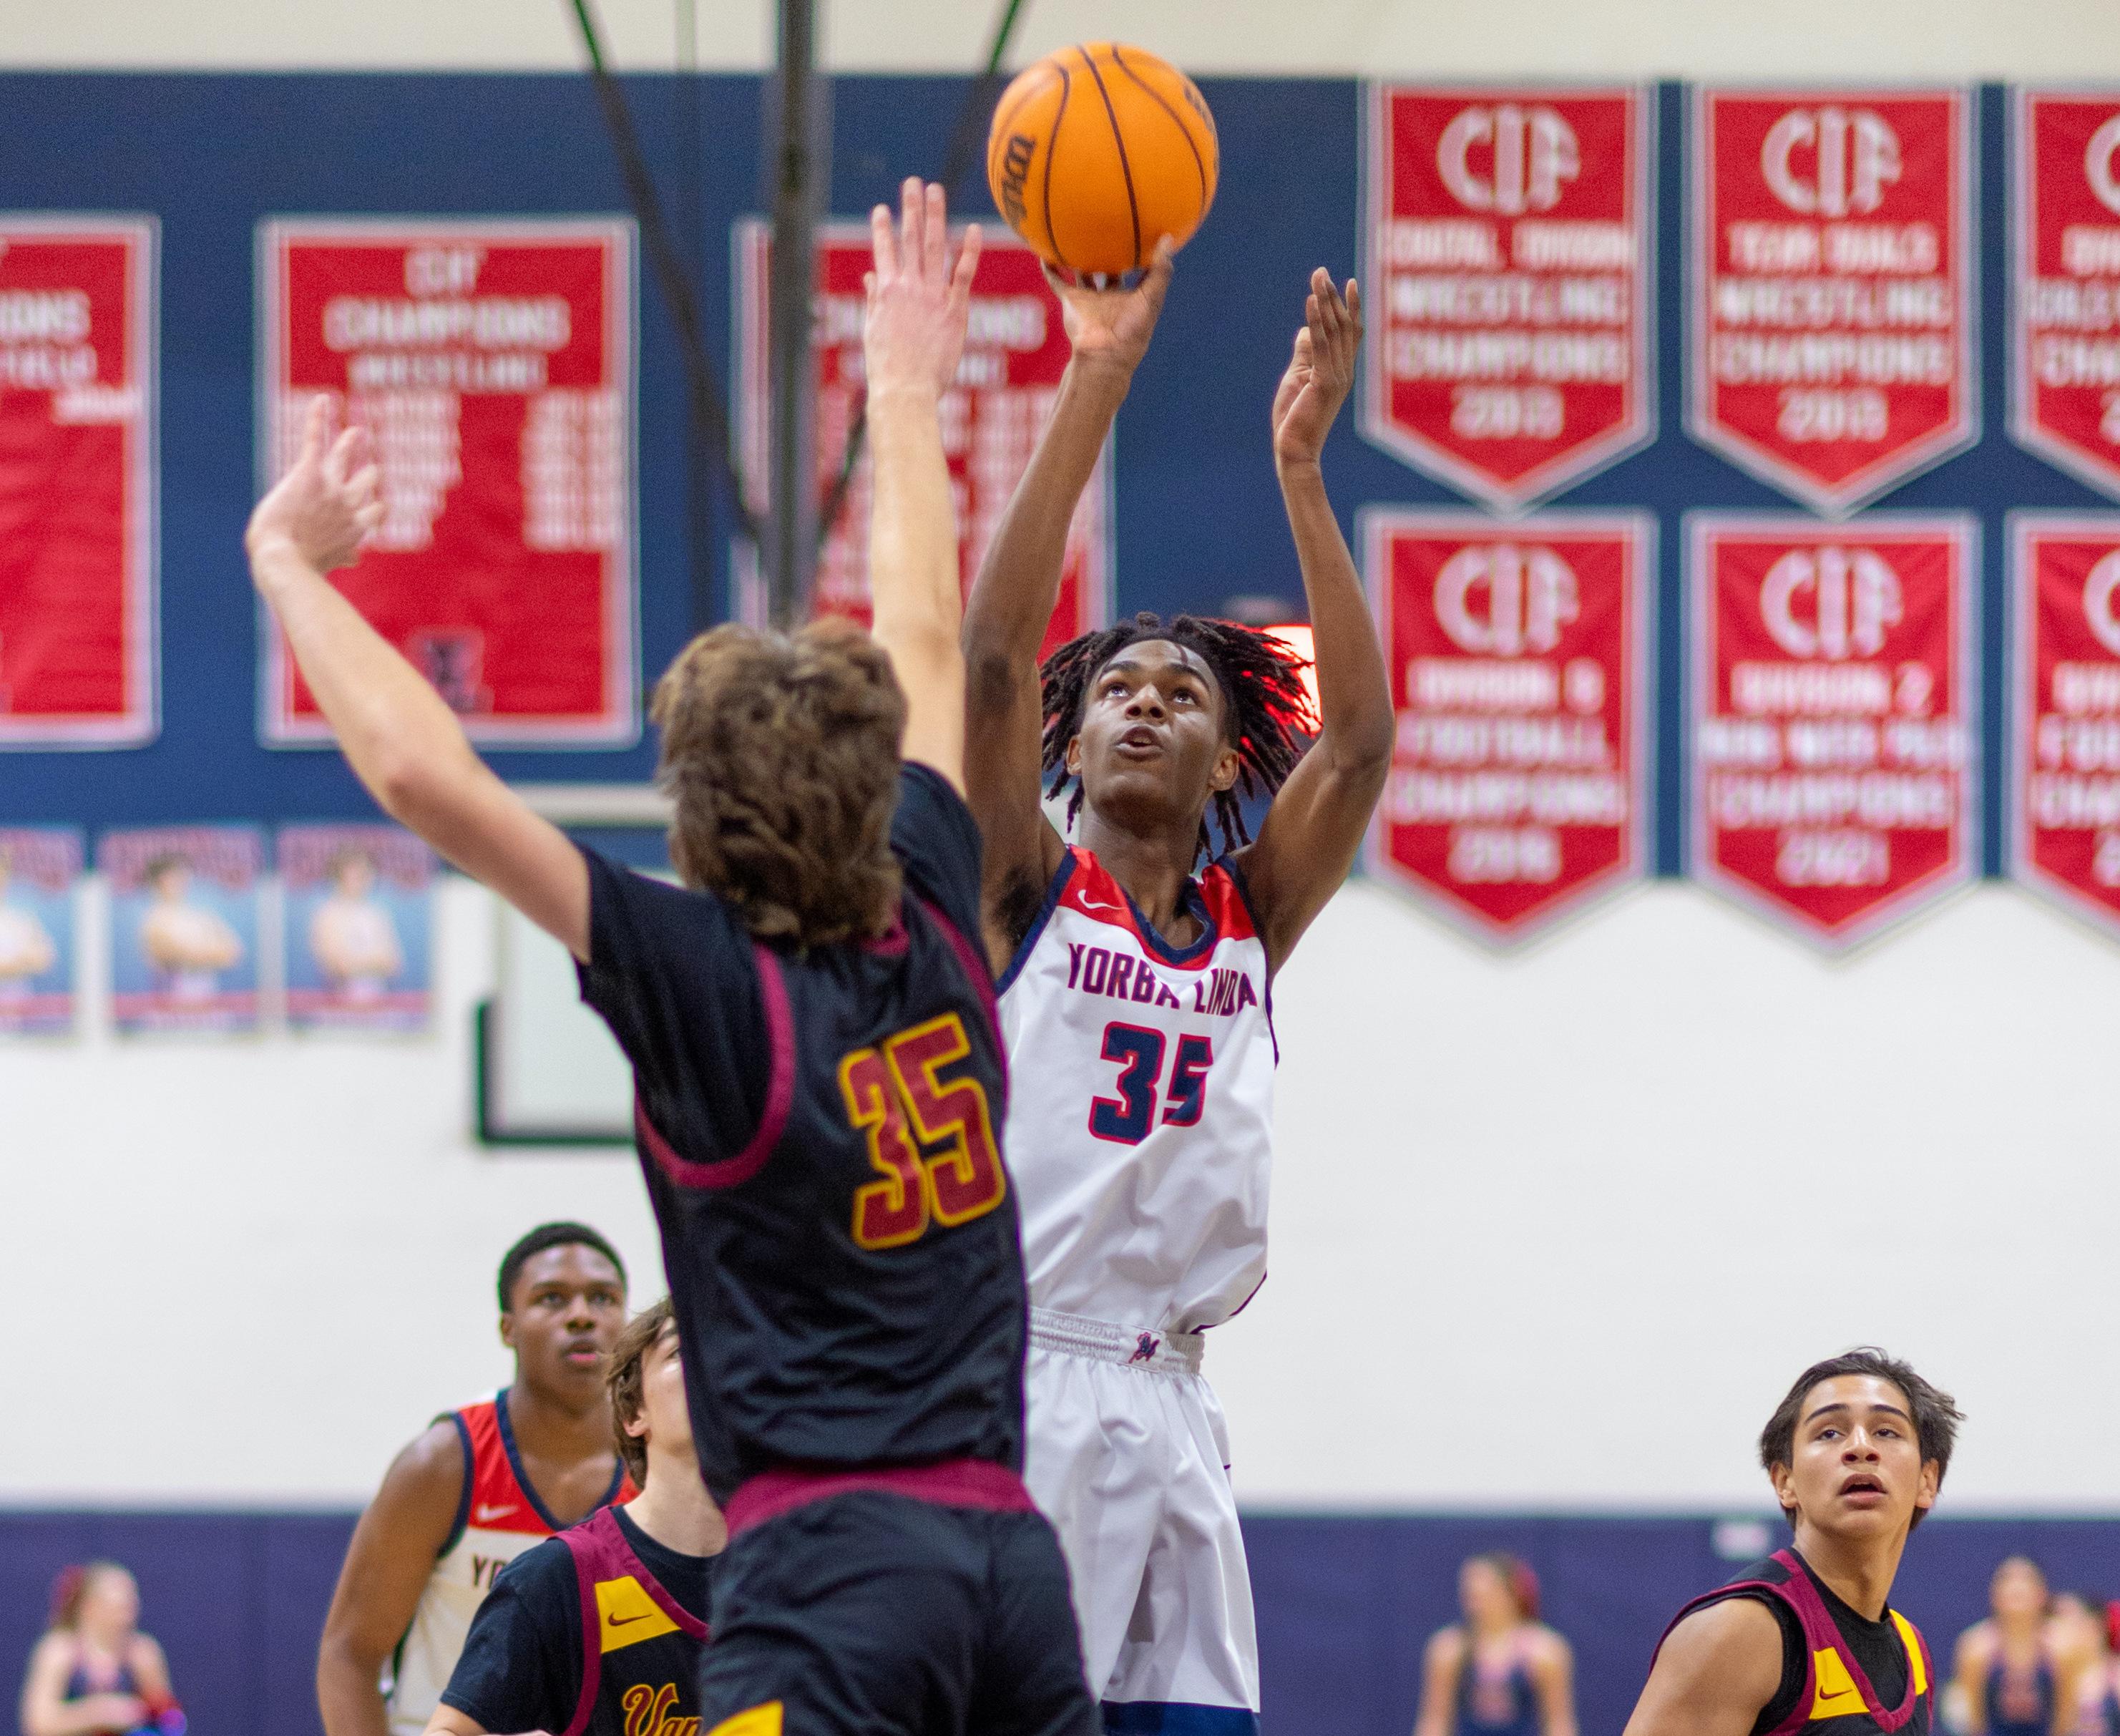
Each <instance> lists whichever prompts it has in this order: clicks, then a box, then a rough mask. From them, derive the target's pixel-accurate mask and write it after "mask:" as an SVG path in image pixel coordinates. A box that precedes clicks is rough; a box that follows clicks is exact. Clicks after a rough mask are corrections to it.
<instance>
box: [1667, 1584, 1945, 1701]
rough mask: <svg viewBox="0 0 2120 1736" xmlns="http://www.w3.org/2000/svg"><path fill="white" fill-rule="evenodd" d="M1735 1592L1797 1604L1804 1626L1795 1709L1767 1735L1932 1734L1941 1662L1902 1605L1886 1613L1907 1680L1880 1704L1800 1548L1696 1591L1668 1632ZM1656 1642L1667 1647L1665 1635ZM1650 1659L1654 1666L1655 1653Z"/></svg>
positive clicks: (1799, 1620)
mask: <svg viewBox="0 0 2120 1736" xmlns="http://www.w3.org/2000/svg"><path fill="white" fill-rule="evenodd" d="M1733 1595H1758V1596H1764V1597H1765V1598H1767V1599H1769V1600H1771V1601H1773V1602H1774V1603H1779V1604H1781V1605H1782V1606H1783V1608H1786V1609H1788V1610H1789V1611H1791V1612H1792V1613H1793V1614H1794V1615H1795V1617H1796V1618H1797V1624H1798V1625H1799V1626H1800V1627H1802V1630H1803V1638H1804V1645H1805V1649H1806V1653H1807V1654H1808V1655H1806V1658H1805V1659H1804V1682H1803V1691H1802V1693H1801V1694H1800V1695H1799V1696H1797V1702H1796V1709H1795V1710H1793V1711H1792V1712H1791V1713H1790V1714H1789V1715H1788V1717H1787V1718H1785V1719H1783V1720H1782V1721H1781V1722H1780V1723H1779V1724H1775V1725H1774V1726H1772V1727H1771V1728H1770V1729H1767V1730H1764V1731H1762V1732H1761V1733H1760V1736H1797V1732H1799V1731H1800V1732H1802V1736H1871V1733H1873V1732H1874V1733H1879V1736H1894V1733H1903V1736H1929V1732H1930V1731H1931V1730H1932V1729H1933V1728H1934V1727H1935V1716H1936V1711H1935V1706H1936V1696H1935V1692H1934V1686H1933V1684H1934V1682H1935V1679H1936V1667H1935V1664H1933V1662H1932V1660H1931V1659H1930V1657H1929V1655H1928V1645H1927V1641H1924V1640H1923V1639H1922V1636H1921V1633H1920V1631H1919V1630H1918V1629H1917V1628H1916V1627H1915V1626H1914V1625H1913V1622H1909V1621H1908V1619H1907V1618H1906V1617H1904V1616H1903V1615H1901V1614H1900V1613H1899V1611H1897V1610H1896V1609H1887V1610H1886V1611H1885V1617H1886V1618H1887V1619H1888V1620H1890V1622H1891V1624H1892V1627H1894V1628H1895V1630H1896V1631H1898V1634H1899V1643H1900V1644H1901V1645H1904V1646H1905V1648H1906V1654H1907V1686H1906V1692H1905V1693H1904V1695H1903V1696H1901V1697H1900V1701H1899V1704H1898V1705H1897V1706H1881V1705H1879V1704H1878V1702H1877V1694H1876V1689H1875V1688H1874V1687H1871V1682H1870V1678H1869V1676H1868V1675H1867V1673H1865V1671H1864V1670H1863V1669H1862V1664H1861V1663H1860V1662H1859V1661H1858V1660H1857V1658H1856V1656H1855V1654H1854V1650H1853V1648H1852V1647H1851V1646H1850V1645H1848V1641H1847V1640H1846V1639H1845V1638H1844V1637H1843V1636H1842V1634H1841V1631H1840V1629H1839V1626H1838V1625H1837V1624H1836V1623H1835V1622H1834V1619H1833V1615H1832V1612H1831V1611H1829V1609H1827V1608H1826V1607H1825V1599H1823V1598H1822V1597H1820V1595H1819V1593H1818V1588H1817V1587H1816V1586H1815V1585H1812V1584H1811V1575H1810V1574H1808V1573H1807V1572H1806V1571H1805V1570H1804V1566H1803V1563H1802V1561H1799V1560H1798V1559H1797V1555H1796V1552H1794V1551H1793V1550H1789V1549H1778V1550H1776V1551H1775V1552H1774V1554H1773V1555H1771V1556H1769V1557H1768V1558H1767V1559H1766V1560H1765V1561H1760V1562H1758V1563H1756V1564H1755V1566H1750V1567H1748V1568H1746V1570H1745V1571H1743V1572H1742V1573H1741V1574H1740V1575H1738V1576H1737V1577H1736V1579H1734V1580H1731V1581H1730V1582H1729V1584H1727V1585H1722V1586H1719V1587H1718V1588H1717V1589H1715V1590H1713V1591H1711V1592H1709V1593H1707V1594H1705V1595H1704V1596H1701V1597H1697V1598H1695V1599H1694V1600H1693V1601H1692V1602H1691V1603H1688V1604H1687V1605H1686V1606H1685V1608H1683V1609H1681V1610H1680V1611H1679V1613H1677V1614H1676V1616H1674V1617H1672V1618H1671V1627H1677V1626H1678V1624H1679V1623H1680V1622H1683V1621H1684V1620H1685V1618H1686V1617H1688V1616H1690V1615H1691V1614H1692V1613H1694V1612H1695V1610H1699V1609H1705V1608H1708V1606H1709V1604H1711V1603H1721V1602H1722V1601H1723V1600H1724V1599H1727V1598H1729V1597H1732V1596H1733ZM1671 1627H1667V1628H1666V1629H1665V1630H1664V1639H1665V1640H1668V1639H1669V1638H1670V1637H1671ZM1662 1649H1663V1641H1662V1640H1659V1641H1657V1650H1659V1651H1661V1650H1662ZM1651 1662H1652V1667H1653V1662H1654V1660H1653V1659H1652V1660H1651Z"/></svg>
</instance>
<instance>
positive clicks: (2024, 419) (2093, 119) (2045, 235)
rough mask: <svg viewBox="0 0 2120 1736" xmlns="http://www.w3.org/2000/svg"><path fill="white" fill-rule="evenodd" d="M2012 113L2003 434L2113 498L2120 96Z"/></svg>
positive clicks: (2119, 440) (2023, 102) (2065, 97)
mask: <svg viewBox="0 0 2120 1736" xmlns="http://www.w3.org/2000/svg"><path fill="white" fill-rule="evenodd" d="M2015 103H2016V111H2015V127H2014V128H2013V134H2012V139H2011V144H2012V147H2013V148H2012V151H2011V157H2012V160H2013V165H2014V167H2015V187H2014V188H2013V193H2012V216H2013V219H2014V224H2013V226H2014V228H2015V237H2014V239H2015V248H2014V254H2015V260H2014V266H2015V284H2014V288H2015V297H2014V300H2015V316H2016V317H2015V342H2014V343H2013V344H2012V346H2011V357H2010V370H2011V372H2010V387H2011V391H2010V400H2011V402H2010V424H2011V433H2012V434H2013V435H2015V438H2016V439H2017V440H2018V441H2019V442H2020V443H2021V444H2024V445H2025V446H2027V447H2029V448H2030V449H2031V450H2033V451H2034V452H2036V453H2038V454H2039V455H2040V456H2041V457H2042V458H2046V459H2048V461H2050V462H2051V463H2055V464H2058V465H2059V466H2060V467H2061V468H2062V469H2064V470H2067V471H2069V472H2072V473H2073V474H2075V475H2076V476H2077V477H2080V478H2081V479H2082V480H2083V481H2084V482H2088V483H2089V484H2090V486H2092V487H2093V488H2096V489H2099V490H2100V491H2103V492H2104V493H2106V494H2108V495H2120V91H2107V92H2105V93H2104V94H2103V95H2084V94H2081V93H2076V92H2064V91H2019V92H2018V93H2017V94H2016V99H2015Z"/></svg>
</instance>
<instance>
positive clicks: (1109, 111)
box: [1045, 48, 1192, 271]
mask: <svg viewBox="0 0 2120 1736" xmlns="http://www.w3.org/2000/svg"><path fill="white" fill-rule="evenodd" d="M1075 52H1076V54H1080V55H1081V57H1082V64H1083V65H1084V66H1086V67H1088V68H1089V69H1090V77H1092V78H1094V79H1095V81H1097V95H1099V96H1100V97H1102V98H1103V99H1104V119H1106V120H1108V121H1109V122H1110V123H1111V128H1112V142H1113V144H1115V145H1117V146H1118V152H1119V174H1120V175H1121V176H1122V177H1123V178H1124V179H1125V181H1126V190H1127V216H1129V217H1130V218H1131V219H1132V222H1133V267H1132V268H1133V269H1134V270H1136V271H1138V270H1139V269H1140V268H1141V202H1140V200H1138V199H1137V198H1135V197H1134V190H1133V165H1132V164H1131V163H1129V162H1128V161H1127V147H1126V134H1125V133H1123V132H1122V131H1121V130H1120V128H1119V115H1118V109H1115V108H1113V106H1112V93H1111V92H1110V91H1108V90H1106V89H1105V88H1104V74H1103V73H1101V72H1099V71H1098V70H1097V63H1096V62H1095V61H1094V60H1092V59H1091V58H1090V51H1089V50H1088V49H1085V48H1078V49H1076V50H1075ZM1059 130H1060V129H1059V124H1058V122H1057V121H1056V122H1055V123H1054V124H1053V133H1054V137H1055V138H1056V139H1057V138H1058V134H1059ZM1186 142H1187V143H1188V144H1190V143H1191V142H1192V141H1191V140H1190V139H1188V140H1187V141H1186ZM1045 169H1046V175H1047V177H1048V182H1049V180H1050V177H1051V175H1052V171H1053V163H1052V159H1051V158H1050V157H1049V156H1048V158H1047V159H1046V165H1045ZM1045 233H1046V235H1048V237H1049V236H1050V235H1052V233H1053V212H1052V206H1051V202H1050V200H1049V198H1048V203H1047V207H1046V212H1045ZM1056 245H1057V244H1056Z"/></svg>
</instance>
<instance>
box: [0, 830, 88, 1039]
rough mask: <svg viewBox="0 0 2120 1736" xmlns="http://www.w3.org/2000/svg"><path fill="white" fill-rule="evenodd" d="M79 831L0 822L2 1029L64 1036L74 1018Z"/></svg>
mask: <svg viewBox="0 0 2120 1736" xmlns="http://www.w3.org/2000/svg"><path fill="white" fill-rule="evenodd" d="M80 879H81V834H80V833H79V832H77V831H72V830H71V829H69V828H64V827H47V826H35V827H21V828H7V829H0V1034H5V1035H9V1036H63V1035H64V1034H65V1033H67V1032H68V1031H72V1029H73V1021H74V932H73V907H74V889H75V887H76V886H77V884H78V883H79V882H80Z"/></svg>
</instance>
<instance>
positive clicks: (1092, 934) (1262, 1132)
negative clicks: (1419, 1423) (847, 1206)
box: [1001, 848, 1276, 1332]
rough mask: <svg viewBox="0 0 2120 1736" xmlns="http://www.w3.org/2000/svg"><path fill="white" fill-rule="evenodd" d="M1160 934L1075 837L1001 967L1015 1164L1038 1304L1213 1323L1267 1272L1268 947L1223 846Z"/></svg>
mask: <svg viewBox="0 0 2120 1736" xmlns="http://www.w3.org/2000/svg"><path fill="white" fill-rule="evenodd" d="M1186 902H1187V905H1188V909H1189V910H1190V911H1191V912H1192V915H1193V916H1194V917H1195V918H1196V919H1197V920H1198V921H1199V923H1200V924H1201V933H1200V936H1199V938H1198V939H1197V940H1196V941H1194V942H1193V943H1192V945H1190V946H1188V947H1171V946H1169V945H1168V944H1166V943H1165V942H1164V940H1163V939H1162V938H1161V937H1160V935H1158V934H1157V933H1156V932H1155V929H1153V928H1152V927H1151V925H1150V924H1149V923H1148V922H1147V921H1146V919H1145V918H1143V916H1142V915H1141V911H1140V910H1139V909H1138V908H1137V906H1136V905H1135V904H1134V901H1133V900H1132V898H1131V897H1129V896H1127V891H1126V889H1125V888H1124V887H1122V886H1121V885H1120V884H1119V883H1118V881H1117V880H1116V879H1114V878H1113V877H1112V875H1111V874H1110V873H1108V872H1107V871H1106V870H1105V868H1104V866H1103V865H1102V864H1101V863H1099V862H1098V860H1097V859H1096V858H1095V856H1093V855H1091V854H1090V852H1089V851H1087V850H1086V849H1079V848H1078V849H1070V850H1069V851H1068V853H1067V859H1066V860H1065V861H1064V862H1062V863H1061V865H1060V868H1059V869H1058V872H1057V873H1055V874H1054V876H1053V882H1052V884H1051V885H1050V887H1048V889H1047V892H1046V897H1045V903H1044V908H1043V909H1042V910H1041V911H1040V912H1039V918H1038V920H1037V921H1036V923H1035V924H1034V925H1033V926H1032V928H1031V930H1030V933H1029V934H1028V935H1027V936H1025V939H1024V942H1023V944H1022V945H1021V946H1020V947H1019V948H1018V949H1017V951H1016V956H1015V958H1014V959H1013V960H1011V962H1010V965H1009V968H1008V970H1007V973H1006V975H1004V976H1003V978H1002V997H1001V1013H1002V1031H1003V1033H1004V1035H1005V1036H1006V1037H1007V1043H1008V1050H1009V1059H1010V1068H1011V1083H1010V1089H1009V1109H1008V1139H1007V1153H1008V1163H1009V1170H1010V1173H1011V1175H1012V1176H1013V1178H1014V1180H1015V1182H1016V1202H1017V1209H1018V1211H1019V1212H1020V1216H1021V1218H1022V1223H1023V1245H1024V1256H1025V1273H1026V1276H1027V1277H1028V1278H1029V1280H1030V1299H1031V1301H1032V1303H1033V1304H1034V1305H1035V1306H1037V1307H1039V1308H1041V1309H1046V1310H1052V1311H1053V1312H1055V1313H1058V1314H1063V1315H1077V1316H1081V1317H1084V1318H1086V1319H1094V1320H1103V1321H1109V1322H1113V1323H1116V1324H1120V1325H1123V1326H1127V1327H1131V1328H1137V1329H1142V1330H1143V1331H1144V1332H1146V1331H1157V1332H1165V1331H1168V1332H1197V1331H1198V1330H1200V1329H1202V1328H1203V1327H1208V1326H1215V1325H1219V1324H1220V1323H1221V1322H1222V1321H1224V1320H1226V1319H1229V1318H1230V1315H1233V1314H1234V1313H1235V1312H1236V1311H1237V1310H1239V1308H1241V1307H1243V1306H1244V1304H1245V1303H1246V1302H1247V1301H1249V1300H1250V1299H1251V1296H1252V1293H1253V1292H1254V1291H1256V1290H1257V1289H1258V1287H1259V1285H1260V1283H1261V1282H1262V1281H1263V1280H1264V1278H1265V1277H1266V1217H1267V1184H1268V1180H1269V1171H1270V1167H1271V1161H1272V1130H1273V1081H1274V1066H1275V1061H1276V1053H1275V1048H1274V1037H1273V1022H1272V1004H1271V1001H1270V999H1269V996H1268V989H1267V957H1266V947H1265V943H1264V942H1263V941H1262V940H1261V939H1260V938H1259V934H1258V928H1257V925H1256V924H1254V923H1253V919H1252V912H1251V908H1250V906H1249V905H1248V903H1247V902H1246V900H1245V896H1244V886H1243V883H1242V882H1241V880H1240V879H1239V876H1238V874H1237V873H1236V872H1235V870H1234V868H1232V866H1231V865H1230V863H1229V862H1228V860H1227V859H1222V860H1218V861H1216V862H1215V863H1212V864H1211V865H1210V866H1209V867H1208V868H1207V869H1206V872H1205V873H1203V874H1202V875H1201V876H1200V877H1198V878H1197V880H1195V881H1193V882H1192V883H1191V884H1190V885H1189V886H1188V888H1187V892H1186Z"/></svg>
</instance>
